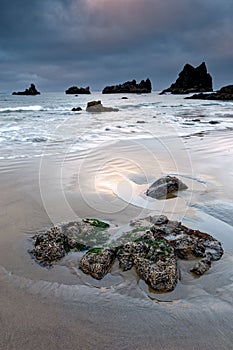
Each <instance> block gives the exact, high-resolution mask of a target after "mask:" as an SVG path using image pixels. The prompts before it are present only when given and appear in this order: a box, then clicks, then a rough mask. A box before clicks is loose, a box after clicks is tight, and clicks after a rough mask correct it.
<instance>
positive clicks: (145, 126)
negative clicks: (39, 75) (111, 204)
mask: <svg viewBox="0 0 233 350" xmlns="http://www.w3.org/2000/svg"><path fill="white" fill-rule="evenodd" d="M127 97H128V100H122V99H121V96H118V95H102V94H101V93H92V96H86V95H79V96H78V97H76V96H69V95H65V94H64V93H43V94H41V95H38V96H33V97H31V98H30V99H28V98H27V97H25V96H6V95H5V94H1V95H0V144H1V149H2V150H4V149H6V152H5V153H6V154H5V157H8V155H7V153H8V150H9V149H11V153H14V154H13V155H14V156H15V157H17V155H18V156H21V155H22V152H24V155H25V156H27V157H34V156H38V154H41V155H42V154H43V145H42V144H44V142H45V141H43V142H42V140H50V144H52V142H53V141H54V142H57V141H59V142H65V143H67V142H68V143H70V144H72V145H73V147H69V150H70V151H71V150H72V149H76V150H78V149H85V147H92V146H95V145H96V144H101V143H102V142H105V141H107V140H110V139H118V140H119V139H125V138H149V137H150V138H153V137H160V136H162V135H163V136H168V135H190V134H194V133H199V132H208V131H213V130H225V129H227V128H232V127H233V113H232V105H233V104H232V103H231V102H222V101H217V102H213V103H212V102H211V103H209V102H203V101H198V100H195V101H194V100H184V97H185V96H174V95H166V96H161V95H159V94H158V93H156V92H154V93H152V94H147V95H132V94H131V95H130V94H128V95H127ZM90 100H102V103H103V105H105V106H111V107H117V108H118V109H119V112H117V113H113V112H110V113H91V114H90V113H87V112H86V111H85V108H86V104H87V102H88V101H90ZM76 106H80V107H81V108H82V109H83V110H82V111H81V112H79V113H74V112H72V111H71V109H72V108H73V107H76ZM190 119H191V120H190ZM192 119H194V121H193V120H192ZM198 119H200V120H199V121H198ZM210 122H211V123H212V124H211V123H210ZM213 122H218V124H214V123H213ZM36 140H37V141H38V140H40V141H38V142H37V141H36ZM15 143H17V147H15ZM30 143H31V144H34V145H35V144H36V143H37V147H36V148H35V147H30V146H29V145H30ZM39 144H40V145H39ZM59 147H62V145H58V144H57V149H56V152H55V148H56V147H55V144H54V145H53V149H54V152H55V153H57V152H58V153H59V151H60V149H59ZM10 156H11V157H12V154H10Z"/></svg>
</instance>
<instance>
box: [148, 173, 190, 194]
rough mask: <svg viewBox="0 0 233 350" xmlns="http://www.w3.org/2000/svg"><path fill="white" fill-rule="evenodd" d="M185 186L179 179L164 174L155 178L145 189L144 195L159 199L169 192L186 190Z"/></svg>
mask: <svg viewBox="0 0 233 350" xmlns="http://www.w3.org/2000/svg"><path fill="white" fill-rule="evenodd" d="M187 188H188V186H186V185H185V184H184V183H183V182H182V181H181V180H179V179H178V178H177V177H175V176H170V175H167V176H164V177H161V178H160V179H158V180H156V181H155V182H154V183H153V184H152V185H151V186H150V187H149V189H148V190H147V191H146V195H147V196H149V197H152V198H156V199H160V198H163V197H166V196H168V195H169V194H172V193H175V192H178V191H181V190H186V189H187Z"/></svg>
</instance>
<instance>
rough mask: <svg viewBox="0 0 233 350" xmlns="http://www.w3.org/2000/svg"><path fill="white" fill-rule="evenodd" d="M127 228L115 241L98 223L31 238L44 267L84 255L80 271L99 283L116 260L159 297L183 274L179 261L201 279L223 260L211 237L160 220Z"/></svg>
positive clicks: (218, 245)
mask: <svg viewBox="0 0 233 350" xmlns="http://www.w3.org/2000/svg"><path fill="white" fill-rule="evenodd" d="M129 226H130V229H129V230H128V231H127V232H124V233H122V235H121V236H120V237H118V238H117V239H116V240H115V241H114V240H112V238H111V230H110V229H111V228H110V225H109V224H108V223H105V222H103V221H101V220H98V219H82V220H80V221H77V222H72V223H68V224H64V225H61V226H59V227H53V228H50V229H49V230H48V231H46V232H45V233H42V234H37V235H36V236H35V237H34V248H33V250H32V253H33V255H34V256H35V258H36V259H37V260H38V261H40V262H41V263H42V264H45V265H52V264H53V263H54V262H55V261H57V260H60V259H61V258H63V257H64V256H65V255H66V254H68V253H69V251H83V256H82V258H81V260H80V261H79V268H80V269H81V270H82V271H83V272H84V273H85V274H88V275H90V276H92V277H93V278H95V279H98V280H100V279H102V278H104V277H105V275H106V274H108V273H109V272H111V268H112V266H113V264H114V263H115V262H116V261H118V264H119V269H120V270H122V271H127V270H131V269H132V268H135V270H136V272H137V274H138V277H139V278H141V279H143V280H144V281H145V282H146V283H147V284H148V285H149V286H150V287H151V288H152V289H153V290H154V291H157V292H170V291H172V290H174V288H175V287H176V285H177V282H178V280H179V278H180V274H182V271H179V270H178V268H177V262H178V261H179V260H180V259H181V260H193V267H192V269H191V270H190V271H191V272H192V273H193V274H195V275H197V276H200V275H203V274H204V273H205V272H206V271H208V270H209V269H210V267H211V265H212V263H213V262H214V261H217V260H219V259H220V258H221V257H222V255H223V248H222V245H221V243H220V242H219V241H218V240H216V239H215V238H214V237H212V236H211V235H209V234H207V233H204V232H201V231H198V230H193V229H190V228H188V227H186V226H184V225H182V224H181V222H178V221H170V220H169V219H168V218H167V217H166V216H164V215H160V216H149V217H147V218H144V219H138V220H133V221H132V222H130V224H129Z"/></svg>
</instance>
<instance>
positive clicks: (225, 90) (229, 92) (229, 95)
mask: <svg viewBox="0 0 233 350" xmlns="http://www.w3.org/2000/svg"><path fill="white" fill-rule="evenodd" d="M186 98H187V99H200V100H220V101H233V85H227V86H223V87H222V88H221V89H220V90H218V91H216V92H213V93H211V94H203V93H200V94H195V95H192V96H189V97H186Z"/></svg>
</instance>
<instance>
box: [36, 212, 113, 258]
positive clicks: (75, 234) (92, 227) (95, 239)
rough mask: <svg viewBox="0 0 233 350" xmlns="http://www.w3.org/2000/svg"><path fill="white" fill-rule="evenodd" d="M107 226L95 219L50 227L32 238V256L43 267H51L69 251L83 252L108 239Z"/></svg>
mask: <svg viewBox="0 0 233 350" xmlns="http://www.w3.org/2000/svg"><path fill="white" fill-rule="evenodd" d="M108 228H109V224H107V223H105V222H103V221H100V220H97V219H88V218H86V219H83V220H81V221H76V222H70V223H68V224H64V225H61V226H54V227H51V228H50V229H49V230H47V231H46V232H44V233H42V234H37V235H36V236H35V237H34V248H33V251H32V253H33V255H34V256H35V258H36V259H37V260H39V261H40V262H42V263H43V264H44V265H51V264H52V263H54V262H55V261H57V260H60V259H61V258H63V257H64V256H65V255H66V254H67V253H68V252H69V251H83V250H87V249H89V248H90V247H92V246H94V245H96V244H101V245H103V244H105V243H106V242H107V240H108V239H109V233H108V231H107V229H108Z"/></svg>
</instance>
